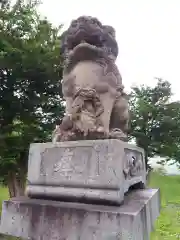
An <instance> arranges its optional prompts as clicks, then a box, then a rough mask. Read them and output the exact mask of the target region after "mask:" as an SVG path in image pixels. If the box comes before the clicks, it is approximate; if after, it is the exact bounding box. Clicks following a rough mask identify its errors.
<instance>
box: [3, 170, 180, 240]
mask: <svg viewBox="0 0 180 240" xmlns="http://www.w3.org/2000/svg"><path fill="white" fill-rule="evenodd" d="M150 186H151V187H154V188H156V187H158V188H160V189H161V205H162V209H161V215H160V217H159V218H158V220H157V222H156V225H155V230H154V232H153V233H152V236H151V240H177V239H179V240H180V176H163V175H160V174H159V173H155V172H154V173H152V175H151V178H150ZM7 198H8V192H7V189H5V188H2V187H1V188H0V208H1V202H2V201H3V200H4V199H7ZM0 239H1V238H0ZM10 239H11V240H12V239H13V238H8V240H10Z"/></svg>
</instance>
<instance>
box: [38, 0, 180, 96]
mask: <svg viewBox="0 0 180 240" xmlns="http://www.w3.org/2000/svg"><path fill="white" fill-rule="evenodd" d="M42 2H43V3H42V5H41V6H40V7H39V12H40V14H41V15H43V16H46V17H47V18H48V19H49V20H50V21H51V22H52V23H53V24H54V25H58V24H64V26H65V28H67V26H68V25H69V23H70V21H71V20H72V19H74V18H77V17H78V16H80V15H91V16H95V17H97V18H99V20H101V21H102V22H103V23H104V24H108V25H112V26H113V27H114V28H115V29H116V37H117V41H118V44H119V56H118V59H117V65H118V67H119V69H120V72H121V74H122V77H123V83H124V85H125V87H126V89H127V90H128V89H129V88H130V86H131V85H134V84H143V83H145V84H148V85H153V84H155V83H156V80H155V79H154V77H160V78H164V79H166V80H168V81H169V82H171V84H172V89H173V92H174V94H175V98H176V99H179V100H180V95H179V90H178V89H179V88H180V67H179V66H180V0H111V1H100V0H99V1H98V0H91V1H85V0H76V1H73V0H64V1H60V0H42ZM102 3H103V4H102Z"/></svg>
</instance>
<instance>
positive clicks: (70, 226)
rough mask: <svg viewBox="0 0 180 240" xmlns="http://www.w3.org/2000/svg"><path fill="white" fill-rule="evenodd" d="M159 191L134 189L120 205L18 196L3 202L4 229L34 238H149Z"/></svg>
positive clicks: (125, 239)
mask: <svg viewBox="0 0 180 240" xmlns="http://www.w3.org/2000/svg"><path fill="white" fill-rule="evenodd" d="M159 195H160V194H159V190H158V189H145V190H133V191H132V192H130V193H128V195H125V198H124V204H123V205H121V206H119V207H117V206H107V205H106V206H103V205H91V204H82V203H67V202H58V201H48V200H36V199H29V198H27V197H23V198H14V199H11V200H9V201H4V203H3V208H2V216H1V223H0V232H1V233H3V234H8V235H12V236H16V237H22V238H24V239H34V240H40V239H41V240H118V239H119V240H149V236H150V233H151V231H152V229H153V225H154V222H155V220H156V218H157V217H158V216H159V213H160V196H159Z"/></svg>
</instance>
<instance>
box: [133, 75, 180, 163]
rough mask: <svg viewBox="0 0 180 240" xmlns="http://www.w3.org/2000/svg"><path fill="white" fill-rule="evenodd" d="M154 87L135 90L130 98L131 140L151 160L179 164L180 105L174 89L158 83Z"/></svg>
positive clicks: (135, 88) (161, 81)
mask: <svg viewBox="0 0 180 240" xmlns="http://www.w3.org/2000/svg"><path fill="white" fill-rule="evenodd" d="M157 80H158V82H157V85H156V86H155V87H148V86H145V85H142V86H140V87H133V88H132V92H131V94H130V108H131V134H130V135H131V136H132V137H133V138H134V139H135V141H136V143H137V145H139V146H140V147H142V148H144V150H145V158H146V164H148V157H153V156H161V157H164V158H165V159H166V160H169V159H174V160H175V161H177V162H180V160H179V159H180V128H179V126H180V102H179V101H172V91H171V85H170V83H169V82H168V81H164V80H162V79H157Z"/></svg>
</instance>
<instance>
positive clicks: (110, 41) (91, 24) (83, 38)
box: [61, 16, 118, 59]
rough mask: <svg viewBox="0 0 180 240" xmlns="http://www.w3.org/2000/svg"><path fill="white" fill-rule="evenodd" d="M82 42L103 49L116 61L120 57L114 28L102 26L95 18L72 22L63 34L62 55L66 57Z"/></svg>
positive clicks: (81, 18) (79, 19)
mask: <svg viewBox="0 0 180 240" xmlns="http://www.w3.org/2000/svg"><path fill="white" fill-rule="evenodd" d="M82 42H86V43H88V44H91V45H93V46H96V47H98V48H101V49H103V50H104V51H105V52H107V54H108V55H109V56H111V57H112V56H113V58H114V59H116V57H117V55H118V45H117V42H116V39H115V30H114V28H113V27H111V26H107V25H102V23H101V22H100V21H99V20H98V19H97V18H95V17H90V16H81V17H79V18H77V19H75V20H73V21H72V22H71V24H70V26H69V28H68V29H67V30H66V31H65V32H64V33H63V34H62V44H61V53H62V54H63V55H64V56H66V55H67V54H68V53H69V52H70V51H71V50H73V49H74V48H75V47H76V46H77V45H78V44H80V43H82Z"/></svg>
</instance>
